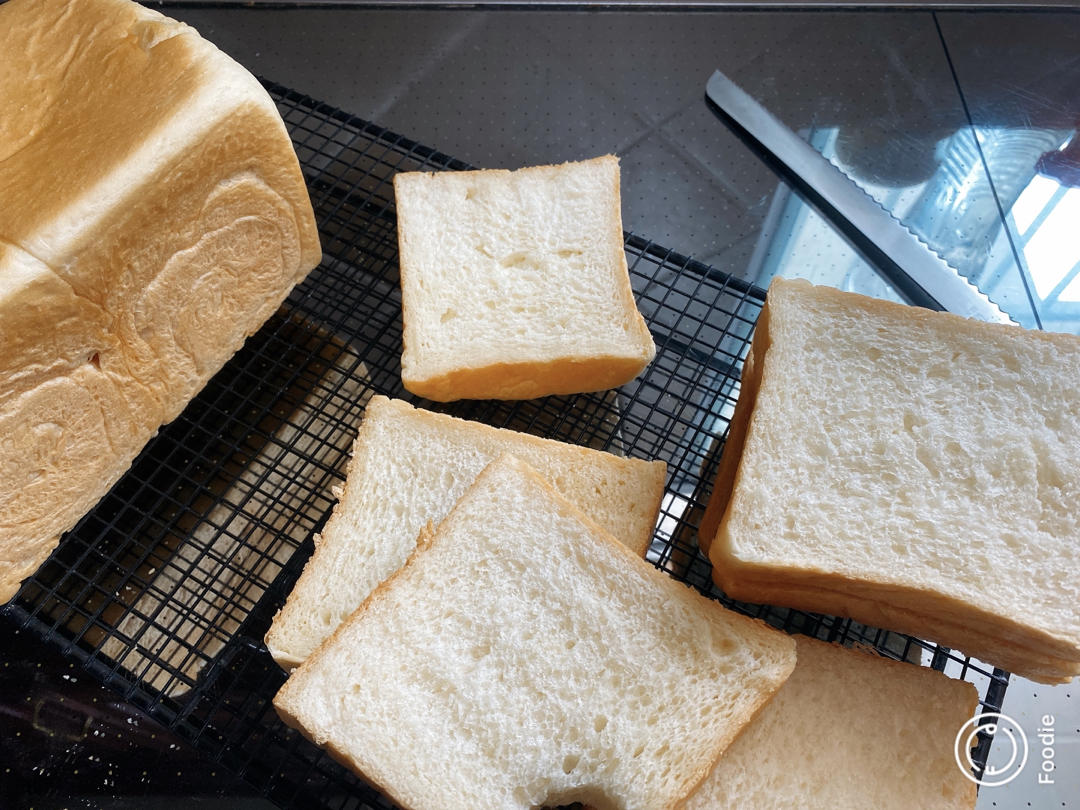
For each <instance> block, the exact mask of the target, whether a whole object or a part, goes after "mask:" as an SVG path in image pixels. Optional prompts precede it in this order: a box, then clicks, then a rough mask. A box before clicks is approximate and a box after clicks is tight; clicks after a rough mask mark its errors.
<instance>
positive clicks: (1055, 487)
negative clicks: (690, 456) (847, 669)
mask: <svg viewBox="0 0 1080 810" xmlns="http://www.w3.org/2000/svg"><path fill="white" fill-rule="evenodd" d="M1077 504H1080V337H1077V336H1073V335H1064V334H1050V333H1046V332H1034V331H1027V330H1023V329H1020V328H1018V327H1012V326H1007V325H996V324H988V323H981V322H977V321H973V320H967V319H964V318H960V317H957V316H955V315H949V314H944V313H936V312H930V311H928V310H923V309H918V308H914V307H905V306H902V305H899V304H892V303H888V302H884V301H877V300H873V299H870V298H866V297H863V296H859V295H854V294H851V293H843V292H839V291H836V290H832V289H829V288H825V287H814V286H811V285H810V284H808V283H806V282H801V281H785V280H782V279H777V280H775V281H774V282H773V283H772V285H771V287H770V288H769V293H768V300H767V301H766V304H765V308H764V311H763V312H762V314H761V317H760V319H759V321H758V325H757V331H756V332H755V334H754V338H753V344H752V348H751V355H750V357H749V358H748V361H747V364H746V369H745V371H744V374H743V381H742V390H741V393H740V396H739V404H738V407H737V412H736V414H735V418H734V420H733V422H732V427H731V433H730V436H729V438H728V440H727V445H726V446H725V448H724V455H723V458H722V460H721V472H720V476H719V477H718V479H717V483H716V486H715V488H714V491H713V494H712V498H711V500H710V503H709V507H708V510H707V512H706V515H705V517H704V519H703V521H702V528H701V541H702V545H703V546H706V547H707V548H708V553H709V557H710V559H711V560H712V562H713V572H714V578H715V579H716V581H717V583H718V584H719V585H720V586H721V587H722V588H723V589H724V591H725V592H727V593H728V594H729V595H730V596H732V597H735V598H737V599H744V600H749V601H755V602H765V603H770V604H776V605H785V606H791V607H796V608H801V609H804V610H810V611H816V612H823V613H831V614H834V615H840V616H850V617H852V618H855V619H858V620H859V621H861V622H865V623H867V624H870V625H873V626H878V627H884V628H889V629H893V630H899V631H901V632H904V633H908V634H911V635H914V636H918V637H921V638H925V639H930V640H932V641H935V642H939V643H942V644H944V645H947V646H949V647H955V648H957V649H959V650H961V651H962V652H964V653H967V654H968V655H971V656H974V657H976V658H978V659H981V660H983V661H985V662H987V663H990V664H993V665H995V666H998V667H1001V668H1003V669H1006V670H1010V671H1012V672H1015V673H1018V674H1020V675H1024V676H1026V677H1028V678H1032V679H1034V680H1037V681H1042V682H1045V683H1054V682H1063V681H1067V680H1069V679H1071V678H1072V677H1073V676H1075V675H1076V674H1077V673H1080V510H1078V509H1077Z"/></svg>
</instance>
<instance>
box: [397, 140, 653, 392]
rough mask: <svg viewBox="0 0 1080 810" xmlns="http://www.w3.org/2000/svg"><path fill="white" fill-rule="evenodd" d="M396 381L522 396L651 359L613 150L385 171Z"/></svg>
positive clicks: (411, 386)
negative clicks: (397, 306)
mask: <svg viewBox="0 0 1080 810" xmlns="http://www.w3.org/2000/svg"><path fill="white" fill-rule="evenodd" d="M394 194H395V197H396V201H397V219H398V244H399V249H400V250H399V253H400V265H401V295H402V308H403V321H404V323H403V327H404V351H403V352H402V356H401V378H402V382H403V383H404V385H405V387H406V388H407V389H408V390H409V391H411V392H413V393H414V394H418V395H420V396H424V397H428V398H429V399H434V400H440V401H449V400H454V399H487V398H492V399H530V398H533V397H540V396H546V395H549V394H575V393H581V392H585V391H600V390H605V389H608V388H613V387H615V386H619V385H622V384H623V383H626V382H628V381H630V380H632V379H633V378H634V377H635V376H637V375H638V374H639V373H640V372H641V370H642V369H644V368H645V366H646V365H648V363H649V362H650V361H651V360H652V358H653V356H654V355H655V353H656V349H655V346H654V345H653V341H652V336H651V335H650V334H649V330H648V328H647V327H646V325H645V321H644V319H643V318H642V317H641V313H640V312H638V309H637V305H636V303H635V301H634V295H633V290H632V289H631V287H630V277H629V273H628V272H627V267H626V254H625V252H624V250H623V232H622V214H621V208H620V201H619V163H618V159H617V158H615V157H614V156H612V155H606V156H604V157H599V158H594V159H592V160H587V161H581V162H577V163H564V164H561V165H558V166H534V167H529V168H525V169H519V170H517V171H513V172H511V171H505V170H480V171H466V172H438V173H431V172H405V173H401V174H398V175H396V176H395V177H394Z"/></svg>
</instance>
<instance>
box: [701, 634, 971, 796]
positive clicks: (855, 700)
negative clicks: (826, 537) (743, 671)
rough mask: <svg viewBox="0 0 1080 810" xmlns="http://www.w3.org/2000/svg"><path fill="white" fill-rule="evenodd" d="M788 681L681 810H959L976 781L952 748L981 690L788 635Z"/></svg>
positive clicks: (925, 671)
mask: <svg viewBox="0 0 1080 810" xmlns="http://www.w3.org/2000/svg"><path fill="white" fill-rule="evenodd" d="M795 641H796V645H797V650H798V661H797V663H796V664H795V671H794V672H792V674H791V677H790V678H788V680H787V681H786V682H785V683H784V685H783V686H782V687H781V688H780V691H779V692H777V693H776V696H775V697H774V698H773V699H772V700H771V701H770V702H769V703H768V705H767V706H765V708H764V709H763V710H762V711H761V713H760V714H759V715H758V716H757V717H756V718H755V719H754V720H753V722H751V723H750V725H748V726H747V727H746V729H745V730H744V731H743V733H742V734H741V735H740V736H739V738H738V739H737V740H736V741H735V742H734V743H732V745H731V747H730V748H728V749H727V751H725V752H724V754H723V756H721V757H720V761H719V762H718V763H717V765H716V768H715V769H714V770H713V772H712V773H711V774H709V777H708V779H706V780H705V782H704V783H703V784H702V785H701V787H700V788H699V789H698V790H697V791H695V793H694V795H693V796H692V797H691V798H690V800H689V801H688V802H687V803H686V805H685V809H686V810H743V809H745V810H787V808H790V807H800V808H804V810H864V809H865V808H867V807H873V808H875V809H876V810H890V808H895V810H908V808H911V807H934V808H938V810H960V808H971V807H974V805H975V783H974V782H973V781H971V780H970V779H967V778H966V777H965V776H964V774H963V773H962V772H961V771H960V768H959V766H958V765H957V764H956V761H955V758H954V756H953V744H954V742H955V740H956V735H957V733H958V732H959V731H960V729H961V727H962V726H963V724H964V723H965V722H966V721H967V720H968V719H969V718H971V717H972V716H973V715H974V713H975V710H976V707H977V706H978V692H976V690H975V687H974V686H973V685H972V684H970V683H967V682H966V681H957V680H953V679H951V678H948V677H946V676H945V675H943V674H941V673H940V672H935V671H934V670H932V669H927V668H925V667H918V666H912V665H911V664H904V663H901V662H899V661H890V660H887V659H884V658H880V657H878V656H875V655H873V654H870V653H864V652H859V651H856V650H850V649H847V648H844V647H840V646H837V645H834V644H825V643H824V642H821V641H815V640H814V639H811V638H807V637H805V636H796V637H795Z"/></svg>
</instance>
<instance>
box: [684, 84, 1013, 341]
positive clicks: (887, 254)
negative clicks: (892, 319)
mask: <svg viewBox="0 0 1080 810" xmlns="http://www.w3.org/2000/svg"><path fill="white" fill-rule="evenodd" d="M705 96H706V99H707V101H708V102H709V105H710V107H711V108H712V109H713V111H714V112H716V113H717V115H719V116H720V118H721V119H723V120H724V121H725V122H726V123H727V124H728V125H729V126H731V127H732V128H733V129H734V130H735V131H736V133H737V134H740V135H742V136H743V137H744V138H748V139H749V140H750V141H751V142H752V143H754V144H756V145H757V146H758V147H759V148H760V149H761V150H763V151H764V153H765V154H766V155H767V156H768V157H769V158H771V160H768V161H767V162H769V163H771V164H773V165H774V168H777V170H778V171H779V172H780V174H781V175H782V176H783V177H784V178H785V179H786V180H788V181H790V182H791V183H792V184H793V185H795V186H796V187H798V188H799V189H800V190H801V191H802V192H803V194H804V195H806V196H807V197H808V198H809V199H810V201H811V202H812V203H813V204H814V205H815V206H816V207H817V208H818V209H820V210H821V212H822V214H824V216H825V217H826V218H827V219H828V220H829V221H831V222H832V223H833V224H834V225H835V226H837V227H838V228H839V230H840V231H841V233H843V234H844V235H845V236H846V237H847V238H848V239H849V240H851V241H852V242H853V243H854V244H855V246H856V247H857V248H858V249H859V250H860V251H861V252H862V253H863V254H864V255H865V256H866V257H867V258H868V259H869V260H870V261H871V262H872V263H873V264H874V265H875V266H876V267H877V268H878V270H879V271H880V272H881V274H882V276H884V278H885V279H886V280H887V281H889V282H890V283H891V284H892V285H893V287H895V288H896V290H897V292H899V293H900V295H901V297H903V298H904V299H905V300H906V301H907V302H908V303H910V304H914V305H916V306H921V307H926V308H927V309H934V310H944V311H947V312H953V313H956V314H957V315H963V316H965V317H968V318H977V319H978V320H983V321H992V322H996V323H1013V320H1012V318H1010V317H1009V316H1008V315H1007V314H1006V313H1004V312H1003V311H1002V310H1001V308H1000V307H998V306H997V304H995V303H994V302H992V301H991V300H990V299H989V298H988V297H987V296H986V295H985V294H984V293H983V292H981V291H980V290H979V289H978V288H977V287H975V285H973V284H972V283H971V282H970V281H968V280H967V279H966V278H964V277H963V276H962V275H961V274H960V273H959V271H957V270H956V268H954V267H952V266H950V265H949V264H948V263H947V262H946V261H945V260H944V259H942V258H941V256H939V255H938V254H937V253H935V252H934V251H933V250H932V249H931V248H930V246H929V245H927V244H926V243H925V242H923V241H922V240H921V239H920V238H919V237H918V236H916V235H915V234H914V233H912V232H911V231H910V230H909V229H908V228H907V227H906V226H905V225H904V224H903V223H902V222H900V220H898V219H896V217H894V216H893V215H892V214H890V213H889V212H888V211H886V210H885V209H884V208H882V207H881V206H880V205H879V204H878V203H877V201H876V200H874V198H873V197H871V196H870V195H869V194H867V193H866V192H865V191H863V190H862V189H861V188H859V186H858V185H856V184H855V182H854V181H853V180H851V178H849V177H848V176H847V175H845V174H844V173H843V172H842V171H840V170H839V169H838V168H836V166H834V165H833V164H832V163H830V162H829V161H828V160H827V159H826V158H825V157H824V156H823V155H822V154H820V153H819V152H818V151H817V150H816V149H814V148H813V147H812V146H810V144H808V143H807V142H806V141H804V140H803V139H802V138H800V137H799V136H798V135H796V134H795V133H794V132H792V131H791V130H790V129H789V128H788V127H787V126H785V125H784V124H783V123H782V122H781V121H780V120H779V119H778V118H776V117H775V116H774V115H773V114H772V113H770V112H769V111H768V110H766V109H765V108H764V107H763V106H761V105H760V104H759V103H758V102H757V101H756V100H754V99H753V98H752V97H751V96H750V95H749V94H748V93H746V92H745V91H744V90H742V89H741V88H740V87H739V86H738V85H736V84H735V83H734V82H733V81H731V79H729V78H728V77H727V76H725V75H724V74H723V73H721V72H720V71H719V70H718V71H716V72H715V73H713V75H712V76H711V77H710V78H709V81H708V83H707V84H706V86H705Z"/></svg>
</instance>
